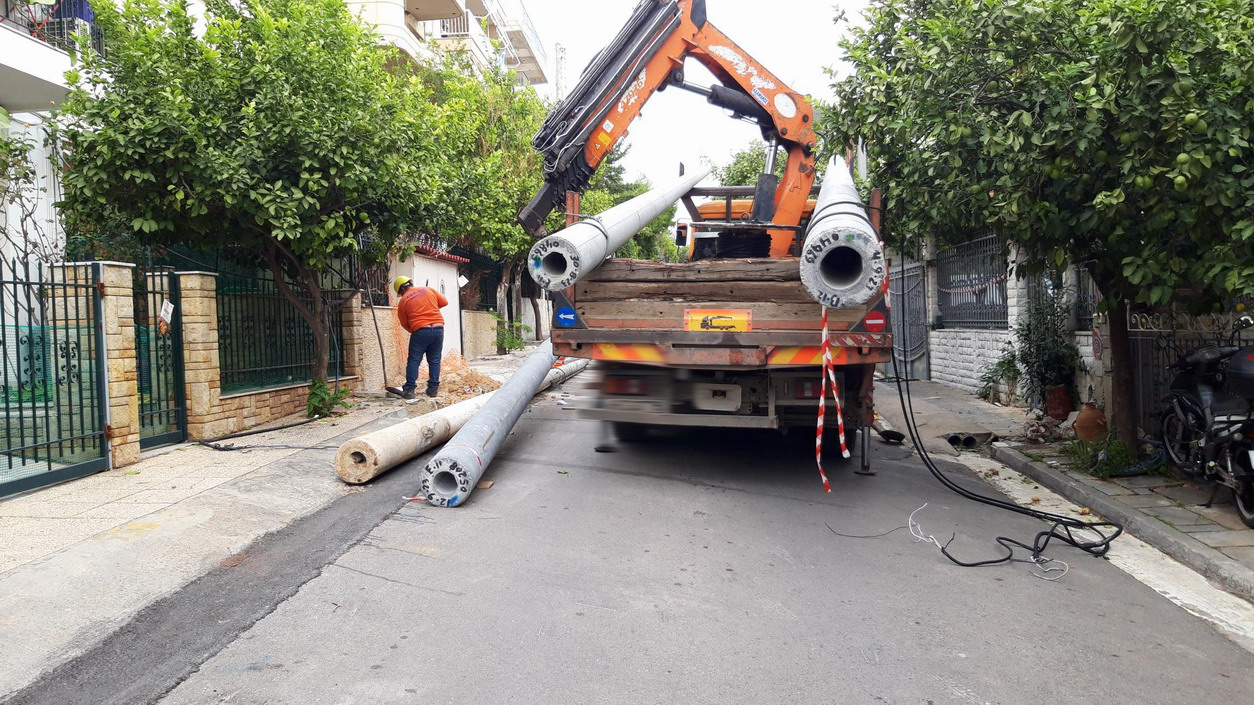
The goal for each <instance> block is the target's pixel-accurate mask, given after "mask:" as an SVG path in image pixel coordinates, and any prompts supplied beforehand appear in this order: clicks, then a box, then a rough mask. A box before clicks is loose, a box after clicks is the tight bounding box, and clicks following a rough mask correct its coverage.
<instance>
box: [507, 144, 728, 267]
mask: <svg viewBox="0 0 1254 705" xmlns="http://www.w3.org/2000/svg"><path fill="white" fill-rule="evenodd" d="M709 174H710V171H709V169H705V170H702V171H699V172H697V173H695V174H692V175H690V176H685V177H683V178H681V179H679V180H678V181H675V182H673V183H671V184H669V185H667V186H659V187H658V188H655V189H653V190H651V191H647V192H645V193H643V194H641V195H639V196H636V197H635V198H633V199H631V200H630V201H627V202H626V203H620V204H618V205H617V206H614V207H613V208H610V209H609V210H607V211H605V212H604V213H601V214H600V215H597V216H594V217H591V218H587V219H585V220H581V221H580V222H578V223H575V224H574V225H571V226H570V227H567V228H564V229H562V230H559V231H557V232H555V233H553V234H552V235H550V236H548V237H546V238H544V239H543V240H541V241H540V242H537V243H536V244H535V246H534V247H532V248H531V254H530V256H529V257H528V266H527V269H528V271H530V272H531V278H532V279H534V280H535V282H536V284H538V285H539V286H540V288H542V289H548V290H549V291H562V290H563V289H566V288H568V287H570V286H571V285H573V284H574V283H575V282H577V281H579V280H580V279H582V278H583V277H585V276H587V275H588V273H589V272H591V271H592V270H594V269H596V268H597V267H600V266H601V263H602V262H604V261H605V258H606V257H609V256H610V255H612V254H614V252H615V251H616V250H617V249H618V248H620V247H622V246H623V245H624V244H626V243H627V241H628V240H630V239H631V238H632V237H634V236H635V234H636V233H638V232H640V230H641V229H642V228H644V226H646V225H648V224H649V222H650V221H652V220H653V219H654V218H656V217H658V216H659V215H661V214H662V211H664V210H666V209H667V208H670V207H671V205H673V204H674V203H675V202H676V201H678V200H679V199H681V198H683V197H684V194H686V193H688V192H689V191H691V190H692V187H693V186H696V185H697V183H698V182H700V181H701V180H702V179H704V178H705V177H706V176H709Z"/></svg>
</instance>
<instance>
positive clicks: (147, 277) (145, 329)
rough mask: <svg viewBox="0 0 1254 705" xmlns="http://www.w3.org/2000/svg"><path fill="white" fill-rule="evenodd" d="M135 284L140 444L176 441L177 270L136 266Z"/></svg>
mask: <svg viewBox="0 0 1254 705" xmlns="http://www.w3.org/2000/svg"><path fill="white" fill-rule="evenodd" d="M133 286H134V290H133V291H134V294H133V298H134V300H135V366H136V387H137V391H138V392H139V436H140V440H139V444H140V447H142V448H152V447H155V446H160V445H165V444H169V443H179V442H181V441H183V440H185V439H186V437H187V406H186V402H185V400H184V393H183V325H182V318H183V316H182V313H183V312H182V308H183V307H182V302H181V301H180V297H179V276H178V274H177V273H176V272H174V271H173V268H171V267H151V266H149V267H136V268H135V270H134V282H133Z"/></svg>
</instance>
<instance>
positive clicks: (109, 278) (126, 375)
mask: <svg viewBox="0 0 1254 705" xmlns="http://www.w3.org/2000/svg"><path fill="white" fill-rule="evenodd" d="M133 269H134V265H131V264H121V263H116V262H103V263H101V273H100V283H101V285H102V288H101V293H102V294H103V297H102V299H101V313H102V316H101V319H102V321H103V323H104V345H105V362H106V366H107V374H108V386H107V389H108V393H109V398H108V410H109V417H108V419H107V420H106V422H105V424H106V425H105V435H106V436H107V437H108V438H109V448H110V451H111V453H112V456H113V457H112V460H113V467H121V466H123V465H130V464H131V463H136V462H139V422H140V419H139V388H138V384H137V381H138V371H137V369H136V359H135V299H134V297H133V295H132V293H133V281H132V278H133V276H134V274H133V272H132V270H133Z"/></svg>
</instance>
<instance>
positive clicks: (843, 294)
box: [800, 157, 887, 308]
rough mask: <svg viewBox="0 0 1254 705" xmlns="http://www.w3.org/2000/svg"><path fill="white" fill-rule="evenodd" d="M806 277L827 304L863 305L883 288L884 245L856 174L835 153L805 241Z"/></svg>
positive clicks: (803, 274)
mask: <svg viewBox="0 0 1254 705" xmlns="http://www.w3.org/2000/svg"><path fill="white" fill-rule="evenodd" d="M800 268H801V283H802V284H803V285H804V286H805V288H806V291H808V292H809V293H810V296H813V297H814V300H815V301H818V302H819V303H820V304H823V305H824V306H826V307H828V308H841V307H849V306H861V305H863V304H865V303H866V302H868V301H870V300H871V298H872V297H874V296H875V295H876V294H878V293H879V292H881V291H883V288H884V279H885V276H886V275H887V267H886V266H885V263H884V246H883V245H882V244H881V243H880V239H879V235H877V234H876V232H875V228H874V227H872V225H871V220H870V219H869V218H868V217H867V213H866V205H864V204H863V203H862V199H861V198H860V197H859V196H858V189H857V188H856V187H855V186H854V183H853V176H852V175H851V174H850V173H849V167H848V166H846V165H845V163H844V161H843V160H841V159H839V158H836V157H833V158H832V161H831V162H830V163H829V164H828V166H827V175H826V176H824V178H823V186H822V188H820V189H819V197H818V202H817V203H816V205H815V207H814V216H813V217H812V218H811V220H810V225H809V226H808V227H807V228H806V237H805V243H804V244H803V245H802V246H801V264H800Z"/></svg>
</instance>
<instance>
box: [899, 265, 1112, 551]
mask: <svg viewBox="0 0 1254 705" xmlns="http://www.w3.org/2000/svg"><path fill="white" fill-rule="evenodd" d="M901 271H902V275H903V276H902V279H903V281H904V274H905V259H904V258H903V259H902V269H901ZM904 319H905V316H904V311H903V316H902V324H903V326H904V325H905V324H906V321H905V320H904ZM892 358H893V375H894V376H895V377H896V378H897V398H898V400H899V401H900V402H901V413H902V416H903V417H904V418H905V421H906V430H907V431H908V432H909V434H910V440H911V442H912V443H913V445H914V449H915V452H917V453H918V454H919V458H920V459H921V460H922V461H923V465H924V466H925V467H927V469H928V471H929V472H931V473H932V476H933V477H935V478H936V479H937V480H939V481H940V483H941V484H942V485H944V486H945V487H946V488H948V489H949V490H951V491H953V492H954V493H956V494H958V495H961V496H963V497H966V498H967V499H969V500H972V501H974V502H979V503H981V504H986V505H988V506H991V507H996V508H998V509H1004V510H1006V511H1009V512H1015V513H1016V514H1023V515H1024V516H1030V517H1033V518H1035V519H1040V520H1041V521H1046V522H1051V523H1052V524H1053V526H1051V527H1050V528H1049V529H1047V530H1045V531H1042V532H1040V533H1038V534H1037V535H1036V537H1035V538H1034V539H1033V540H1032V543H1031V544H1026V543H1023V542H1022V541H1016V540H1015V539H1011V538H1007V537H1005V536H998V537H997V539H996V541H997V543H998V544H1000V545H1001V546H1002V548H1004V549H1006V555H1004V556H1000V557H997V558H990V559H987V560H980V561H962V560H959V559H958V558H955V557H954V555H953V554H951V553H950V552H949V544H950V543H953V538H950V539H949V541H948V542H947V543H945V544H944V545H942V546H940V549H941V553H942V554H943V555H944V556H945V557H946V558H948V559H949V560H951V561H953V562H954V563H956V564H957V565H960V566H963V567H967V568H972V567H976V566H986V565H998V564H1001V563H1010V562H1018V561H1025V562H1031V563H1036V564H1040V563H1042V562H1045V561H1046V560H1047V559H1043V558H1042V557H1041V554H1042V553H1043V552H1044V551H1045V549H1046V547H1048V546H1049V544H1050V542H1051V541H1052V540H1054V539H1057V540H1059V541H1061V542H1062V543H1065V544H1067V545H1069V546H1072V547H1074V548H1078V549H1080V550H1081V551H1084V552H1085V553H1087V554H1089V555H1092V556H1104V555H1106V553H1107V552H1108V551H1109V550H1110V544H1111V542H1112V541H1114V540H1115V539H1116V538H1118V537H1119V535H1120V534H1122V533H1123V525H1122V524H1119V523H1117V522H1113V521H1081V520H1079V519H1075V518H1073V517H1067V516H1062V515H1061V514H1053V513H1051V512H1043V511H1040V510H1039V509H1032V508H1030V507H1023V506H1020V505H1018V504H1015V503H1013V502H1008V501H1006V500H1004V499H999V498H996V497H989V496H986V495H982V494H979V493H978V492H972V491H971V490H968V489H966V488H964V487H962V486H960V485H958V484H957V483H955V482H954V481H953V480H951V479H949V477H948V476H947V475H945V473H944V472H943V471H941V469H940V468H938V467H936V463H935V462H933V460H932V457H931V455H929V454H928V452H927V449H926V448H924V447H923V443H922V441H920V440H919V435H920V434H919V427H918V422H917V421H916V419H915V415H914V399H913V397H912V396H911V393H910V380H909V379H908V378H904V377H903V376H902V374H901V371H900V370H898V369H897V356H896V354H894V355H893V356H892ZM1075 530H1078V531H1090V532H1092V533H1094V534H1096V535H1097V537H1098V538H1096V539H1088V538H1084V537H1079V536H1076V535H1075V534H1073V533H1072V532H1073V531H1075ZM1105 530H1109V534H1107V533H1106V531H1105ZM938 545H939V544H938ZM1016 547H1018V548H1022V549H1024V550H1027V551H1030V552H1031V557H1030V558H1029V559H1021V558H1015V548H1016Z"/></svg>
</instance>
